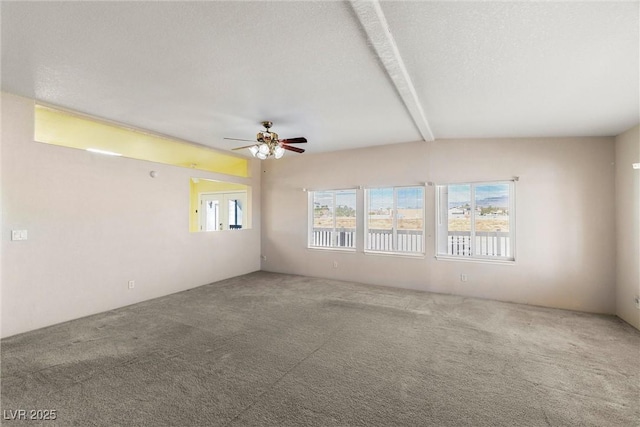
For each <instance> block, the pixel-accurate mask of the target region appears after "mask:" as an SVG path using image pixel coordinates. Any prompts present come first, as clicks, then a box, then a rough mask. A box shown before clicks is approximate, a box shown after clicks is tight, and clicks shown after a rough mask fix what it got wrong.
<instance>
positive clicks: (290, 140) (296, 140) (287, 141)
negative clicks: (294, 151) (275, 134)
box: [280, 136, 307, 144]
mask: <svg viewBox="0 0 640 427" xmlns="http://www.w3.org/2000/svg"><path fill="white" fill-rule="evenodd" d="M280 142H282V143H283V144H302V143H304V142H307V138H305V137H302V136H300V137H298V138H287V139H281V140H280Z"/></svg>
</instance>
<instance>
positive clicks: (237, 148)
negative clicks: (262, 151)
mask: <svg viewBox="0 0 640 427" xmlns="http://www.w3.org/2000/svg"><path fill="white" fill-rule="evenodd" d="M254 145H256V144H251V145H245V146H244V147H236V148H232V149H231V150H232V151H235V150H242V149H244V148H249V147H253V146H254Z"/></svg>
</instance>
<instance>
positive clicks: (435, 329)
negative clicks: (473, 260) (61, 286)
mask: <svg viewBox="0 0 640 427" xmlns="http://www.w3.org/2000/svg"><path fill="white" fill-rule="evenodd" d="M639 373H640V332H639V331H637V330H636V329H633V328H632V327H631V326H629V325H628V324H626V323H624V322H622V321H621V320H619V319H617V318H616V317H610V316H599V315H591V314H584V313H576V312H570V311H563V310H554V309H545V308H538V307H530V306H524V305H517V304H507V303H499V302H495V301H485V300H477V299H470V298H462V297H455V296H446V295H437V294H429V293H420V292H414V291H407V290H400V289H392V288H383V287H375V286H366V285H360V284H354V283H346V282H337V281H331V280H325V279H316V278H309V277H301V276H291V275H282V274H273V273H265V272H258V273H252V274H249V275H245V276H240V277H236V278H233V279H229V280H225V281H222V282H218V283H213V284H211V285H207V286H203V287H200V288H197V289H193V290H190V291H186V292H182V293H179V294H175V295H171V296H168V297H164V298H160V299H156V300H152V301H147V302H144V303H141V304H137V305H134V306H129V307H125V308H123V309H119V310H114V311H110V312H107V313H103V314H99V315H96V316H91V317H88V318H84V319H79V320H75V321H72V322H68V323H64V324H61V325H57V326H52V327H49V328H45V329H41V330H38V331H35V332H30V333H26V334H22V335H18V336H14V337H10V338H8V339H5V340H3V341H2V374H1V375H2V378H1V379H2V410H3V423H2V424H3V425H29V426H33V425H46V426H208V425H211V426H221V425H222V426H226V425H229V426H427V425H433V426H638V425H640V374H639ZM19 410H26V411H27V412H26V413H25V415H26V417H29V416H31V415H38V416H42V415H44V414H45V412H41V413H30V412H29V411H30V410H43V411H46V410H55V418H56V420H54V421H43V422H42V423H38V422H34V421H30V422H27V421H22V420H17V421H11V420H9V419H10V418H12V417H14V418H15V417H16V416H17V417H20V416H21V414H22V413H21V412H19ZM16 411H18V412H16ZM49 415H51V413H49Z"/></svg>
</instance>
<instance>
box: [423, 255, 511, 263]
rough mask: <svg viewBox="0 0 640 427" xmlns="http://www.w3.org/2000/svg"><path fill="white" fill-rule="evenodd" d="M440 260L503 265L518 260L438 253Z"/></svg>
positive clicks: (437, 256)
mask: <svg viewBox="0 0 640 427" xmlns="http://www.w3.org/2000/svg"><path fill="white" fill-rule="evenodd" d="M435 258H436V259H437V260H438V261H460V262H476V263H481V264H502V265H515V263H516V260H515V259H514V258H505V259H492V258H474V257H461V256H450V255H436V257H435Z"/></svg>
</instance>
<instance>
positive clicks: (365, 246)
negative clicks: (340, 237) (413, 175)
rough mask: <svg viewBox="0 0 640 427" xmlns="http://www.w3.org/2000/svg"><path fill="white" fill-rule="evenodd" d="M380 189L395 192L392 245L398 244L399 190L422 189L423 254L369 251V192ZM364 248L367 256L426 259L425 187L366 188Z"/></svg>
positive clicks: (390, 186) (392, 186)
mask: <svg viewBox="0 0 640 427" xmlns="http://www.w3.org/2000/svg"><path fill="white" fill-rule="evenodd" d="M380 188H391V189H392V190H393V210H394V213H395V214H394V215H393V219H392V239H391V240H392V244H397V236H398V226H397V225H398V215H397V210H398V208H397V199H398V193H397V190H398V189H399V188H422V251H421V252H405V251H397V250H394V251H378V250H375V249H367V236H368V235H369V192H370V191H371V190H375V189H380ZM363 212H364V248H363V252H364V253H365V254H367V255H387V256H389V255H390V256H402V257H409V258H424V257H425V254H426V233H425V222H426V214H425V212H426V191H425V190H424V186H423V185H388V186H380V187H367V188H365V197H364V208H363Z"/></svg>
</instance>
